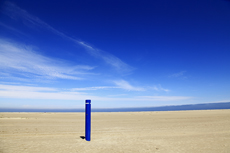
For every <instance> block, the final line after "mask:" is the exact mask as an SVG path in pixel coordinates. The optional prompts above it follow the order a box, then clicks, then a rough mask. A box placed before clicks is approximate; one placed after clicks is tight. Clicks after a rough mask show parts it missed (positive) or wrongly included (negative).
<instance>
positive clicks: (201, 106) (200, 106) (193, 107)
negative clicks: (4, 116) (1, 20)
mask: <svg viewBox="0 0 230 153" xmlns="http://www.w3.org/2000/svg"><path fill="white" fill-rule="evenodd" d="M216 109H230V102H224V103H205V104H188V105H177V106H175V105H173V106H158V107H139V108H103V109H99V108H97V109H95V108H92V112H146V111H186V110H216ZM84 111H85V109H29V108H27V109H20V108H0V112H84Z"/></svg>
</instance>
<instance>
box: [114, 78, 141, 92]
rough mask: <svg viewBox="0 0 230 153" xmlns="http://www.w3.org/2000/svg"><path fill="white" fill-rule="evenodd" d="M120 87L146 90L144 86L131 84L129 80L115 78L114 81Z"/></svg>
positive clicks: (131, 89)
mask: <svg viewBox="0 0 230 153" xmlns="http://www.w3.org/2000/svg"><path fill="white" fill-rule="evenodd" d="M113 82H114V83H115V84H116V85H117V87H118V88H121V89H124V90H128V91H145V89H144V88H141V87H134V86H132V85H131V84H129V83H128V82H127V81H125V80H115V81H113Z"/></svg>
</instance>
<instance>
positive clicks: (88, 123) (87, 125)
mask: <svg viewBox="0 0 230 153" xmlns="http://www.w3.org/2000/svg"><path fill="white" fill-rule="evenodd" d="M90 132H91V100H85V140H86V141H90Z"/></svg>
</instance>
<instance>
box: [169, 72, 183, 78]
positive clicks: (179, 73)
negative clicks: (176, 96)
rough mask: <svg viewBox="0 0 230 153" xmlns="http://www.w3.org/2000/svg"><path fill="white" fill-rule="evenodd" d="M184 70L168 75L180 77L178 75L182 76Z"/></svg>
mask: <svg viewBox="0 0 230 153" xmlns="http://www.w3.org/2000/svg"><path fill="white" fill-rule="evenodd" d="M185 72H186V71H181V72H178V73H174V74H172V75H170V76H169V77H180V76H183V75H184V73H185Z"/></svg>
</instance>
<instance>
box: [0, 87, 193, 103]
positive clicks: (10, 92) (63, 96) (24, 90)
mask: <svg viewBox="0 0 230 153" xmlns="http://www.w3.org/2000/svg"><path fill="white" fill-rule="evenodd" d="M0 97H1V98H21V99H54V100H55V99H56V100H82V99H88V98H90V99H93V100H99V101H106V102H110V101H111V102H112V101H131V102H132V101H136V102H143V101H149V102H160V101H180V100H188V99H191V98H192V97H184V96H134V97H131V98H116V97H107V96H101V97H100V96H93V95H89V94H87V93H85V92H76V91H73V89H68V90H67V89H64V90H63V89H58V88H49V87H34V86H20V85H3V84H0ZM131 105H132V104H131Z"/></svg>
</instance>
